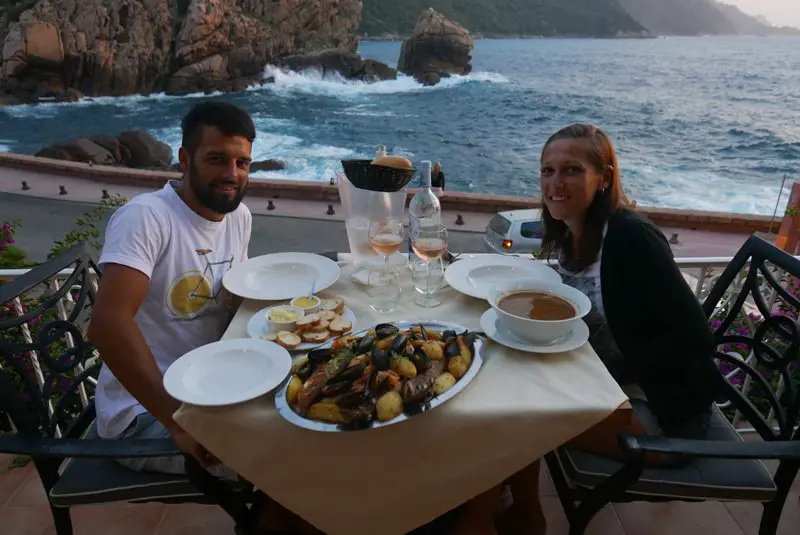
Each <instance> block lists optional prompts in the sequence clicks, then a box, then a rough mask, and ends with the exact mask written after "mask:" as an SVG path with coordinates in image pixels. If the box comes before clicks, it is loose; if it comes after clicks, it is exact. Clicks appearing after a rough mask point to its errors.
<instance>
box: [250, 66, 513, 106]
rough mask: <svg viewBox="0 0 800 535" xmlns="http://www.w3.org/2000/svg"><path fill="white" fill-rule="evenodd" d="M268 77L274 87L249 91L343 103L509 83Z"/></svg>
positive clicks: (492, 76)
mask: <svg viewBox="0 0 800 535" xmlns="http://www.w3.org/2000/svg"><path fill="white" fill-rule="evenodd" d="M264 76H265V77H267V78H269V77H271V78H273V79H274V80H275V81H274V83H268V84H264V85H260V86H254V87H251V88H249V91H264V90H267V91H272V92H274V93H275V94H277V95H286V96H289V95H292V94H295V93H303V94H311V95H324V96H331V97H335V98H340V99H345V100H347V99H353V98H356V97H359V96H362V95H388V94H396V93H414V92H421V91H441V90H443V89H448V88H451V87H455V86H458V85H461V84H465V83H470V82H488V83H508V81H509V80H508V78H506V77H505V76H503V75H501V74H496V73H490V72H476V73H471V74H470V75H468V76H451V77H449V78H443V79H442V81H441V82H440V83H438V84H437V85H435V86H432V87H428V86H424V85H422V84H420V83H418V82H417V81H416V80H414V78H413V77H411V76H406V75H405V74H402V73H399V74H398V75H397V79H396V80H383V81H379V82H374V83H368V82H362V81H359V80H348V79H345V78H344V77H343V76H341V75H340V74H339V73H328V74H325V75H323V73H322V71H321V70H318V69H308V70H304V71H301V72H294V71H288V70H283V69H280V68H278V67H275V66H272V65H268V66H267V67H266V69H265V70H264Z"/></svg>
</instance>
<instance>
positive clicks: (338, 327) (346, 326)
mask: <svg viewBox="0 0 800 535" xmlns="http://www.w3.org/2000/svg"><path fill="white" fill-rule="evenodd" d="M352 328H353V323H352V322H351V321H350V320H348V319H347V318H345V317H344V316H336V319H335V320H333V321H332V322H331V324H330V327H329V329H330V331H331V333H333V334H335V335H340V334H344V333H346V332H348V331H349V330H350V329H352Z"/></svg>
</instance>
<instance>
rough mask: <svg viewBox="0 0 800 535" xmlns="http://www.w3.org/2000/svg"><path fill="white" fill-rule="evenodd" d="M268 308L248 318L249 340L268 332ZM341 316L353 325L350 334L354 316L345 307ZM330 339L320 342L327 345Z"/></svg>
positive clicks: (304, 346)
mask: <svg viewBox="0 0 800 535" xmlns="http://www.w3.org/2000/svg"><path fill="white" fill-rule="evenodd" d="M270 308H272V307H271V306H269V307H267V308H265V309H263V310H259V311H258V312H256V313H255V314H253V317H252V318H250V321H248V322H247V336H249V337H250V338H258V339H259V340H260V339H261V335H262V334H266V333H268V332H269V330H268V329H267V316H266V314H267V310H269V309H270ZM342 316H344V317H345V318H346V319H347V321H349V322H350V323H352V324H353V327H352V328H351V329H350V331H351V332H352V331H353V330H355V327H356V315H355V314H354V313H353V311H352V310H350V309H349V308H347V307H344V314H342ZM338 337H339V335H331V338H338ZM331 338H329V339H328V340H326V341H325V342H322V344H326V343H328V341H330V340H331ZM322 344H309V343H307V342H303V343H302V344H300V345H299V346H297V349H292V351H308V350H310V349H314V348H315V347H318V346H321V345H322Z"/></svg>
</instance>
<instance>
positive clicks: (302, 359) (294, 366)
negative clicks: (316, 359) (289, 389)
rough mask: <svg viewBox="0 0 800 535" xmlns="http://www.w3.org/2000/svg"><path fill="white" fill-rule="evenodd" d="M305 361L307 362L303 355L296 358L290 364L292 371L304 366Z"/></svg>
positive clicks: (294, 371) (295, 371)
mask: <svg viewBox="0 0 800 535" xmlns="http://www.w3.org/2000/svg"><path fill="white" fill-rule="evenodd" d="M306 362H308V357H303V358H301V359H298V361H297V362H295V363H294V364H292V373H297V370H299V369H300V368H302V367H303V366H305V365H306Z"/></svg>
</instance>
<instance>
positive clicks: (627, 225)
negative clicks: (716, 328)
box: [600, 209, 719, 430]
mask: <svg viewBox="0 0 800 535" xmlns="http://www.w3.org/2000/svg"><path fill="white" fill-rule="evenodd" d="M600 283H601V288H602V293H603V305H604V309H605V316H606V320H607V322H608V327H609V329H610V331H611V333H612V335H613V337H614V340H615V341H616V343H617V346H618V347H619V350H620V351H621V353H622V356H623V359H622V360H623V364H624V368H625V369H626V371H627V373H626V374H625V375H627V376H628V377H629V378H630V379H631V380H633V381H635V382H637V383H638V384H639V385H640V386H641V388H642V390H644V393H645V394H646V395H647V399H648V401H649V405H650V408H651V410H652V411H653V413H654V414H655V415H656V417H657V418H658V419H659V422H660V423H661V425H662V426H663V427H664V429H665V430H669V428H671V427H675V426H680V425H681V424H682V423H684V422H685V421H686V420H688V419H689V418H692V417H693V416H696V415H698V414H700V413H701V412H704V411H707V410H708V409H709V408H710V406H711V403H712V402H713V401H714V398H715V396H714V393H713V391H714V385H715V384H716V383H715V381H716V380H718V377H719V372H718V371H717V369H716V367H715V365H714V363H713V360H712V353H713V350H714V346H715V341H714V335H713V333H712V332H711V328H710V326H709V322H708V318H707V317H706V315H705V313H704V312H703V309H702V308H701V305H700V303H699V302H698V300H697V298H696V297H695V295H694V293H693V292H692V290H691V288H690V287H689V285H688V284H687V283H686V281H685V280H684V278H683V275H682V274H681V272H680V270H679V269H678V266H677V265H676V264H675V261H674V259H673V255H672V250H671V249H670V247H669V243H668V242H667V240H666V238H665V237H664V235H663V234H662V232H661V231H660V230H659V228H658V227H656V226H655V225H654V224H653V223H652V222H650V221H649V220H647V219H645V218H644V217H642V216H640V215H638V214H636V213H635V212H632V211H630V210H627V209H620V210H618V211H617V212H616V213H615V214H613V215H612V216H611V218H610V219H609V221H608V230H607V232H606V236H605V239H604V242H603V250H602V256H601V264H600ZM612 373H613V371H612ZM617 380H619V379H617Z"/></svg>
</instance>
